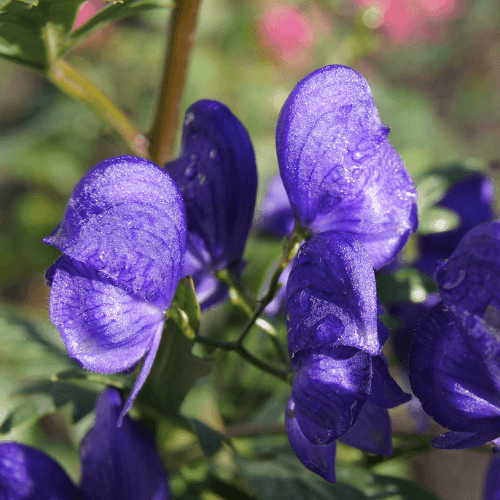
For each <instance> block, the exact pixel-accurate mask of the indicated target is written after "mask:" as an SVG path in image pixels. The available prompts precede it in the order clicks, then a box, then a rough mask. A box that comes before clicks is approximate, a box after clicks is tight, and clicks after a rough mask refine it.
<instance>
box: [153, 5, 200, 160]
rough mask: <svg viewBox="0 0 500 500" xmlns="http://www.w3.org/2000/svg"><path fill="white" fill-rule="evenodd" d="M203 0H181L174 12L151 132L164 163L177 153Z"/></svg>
mask: <svg viewBox="0 0 500 500" xmlns="http://www.w3.org/2000/svg"><path fill="white" fill-rule="evenodd" d="M200 2H201V0H181V1H179V2H177V5H176V6H175V8H174V10H173V12H172V21H171V29H170V36H169V45H168V49H167V50H168V52H167V58H166V62H165V71H164V75H163V83H162V88H161V93H160V100H159V103H158V108H157V109H158V111H157V115H156V119H155V123H154V125H153V129H152V131H151V133H150V141H151V145H150V148H149V150H150V153H151V157H152V158H153V161H154V162H155V163H157V164H158V165H163V164H164V163H165V162H167V161H169V160H171V159H172V158H173V155H174V147H175V140H176V137H177V130H178V128H179V115H180V107H181V99H182V92H183V90H184V84H185V82H186V74H187V69H188V65H189V56H190V54H191V49H192V46H193V43H194V38H195V32H196V19H197V17H198V9H199V6H200Z"/></svg>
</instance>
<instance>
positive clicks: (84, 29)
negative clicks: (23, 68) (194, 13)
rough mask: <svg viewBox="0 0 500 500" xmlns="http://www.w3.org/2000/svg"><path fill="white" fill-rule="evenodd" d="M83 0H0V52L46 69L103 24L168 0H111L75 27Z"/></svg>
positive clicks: (169, 0)
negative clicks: (121, 0) (111, 0)
mask: <svg viewBox="0 0 500 500" xmlns="http://www.w3.org/2000/svg"><path fill="white" fill-rule="evenodd" d="M83 3H85V0H3V1H2V0H0V56H1V57H5V58H6V59H9V60H11V61H15V62H19V63H22V64H26V65H28V66H31V67H33V68H36V69H39V70H43V71H46V70H47V69H48V68H49V66H50V64H51V63H52V62H53V61H55V60H56V59H58V58H59V57H61V55H62V54H63V53H64V52H65V51H67V50H69V49H70V48H71V47H73V46H74V45H76V44H77V43H79V42H81V41H83V40H85V39H86V38H87V37H88V36H90V35H91V34H92V33H93V32H94V31H95V30H96V29H98V28H100V27H101V26H103V25H104V24H107V23H110V22H112V21H115V20H117V19H119V18H121V17H124V16H130V15H134V14H138V13H140V12H144V11H147V10H151V9H156V8H160V7H173V6H174V2H173V1H172V0H123V2H112V3H110V4H108V5H107V6H106V7H104V9H103V10H102V11H100V12H99V13H98V14H96V15H95V16H94V17H92V18H91V19H89V20H88V21H87V22H86V23H84V24H83V25H82V26H80V27H79V28H78V29H76V30H75V31H71V29H72V27H73V25H74V24H75V20H76V17H77V15H78V10H79V8H80V6H81V5H82V4H83Z"/></svg>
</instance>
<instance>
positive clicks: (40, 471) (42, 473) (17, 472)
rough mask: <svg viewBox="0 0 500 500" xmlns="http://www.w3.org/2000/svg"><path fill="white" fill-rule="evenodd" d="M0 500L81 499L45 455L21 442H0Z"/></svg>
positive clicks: (77, 491) (57, 465)
mask: <svg viewBox="0 0 500 500" xmlns="http://www.w3.org/2000/svg"><path fill="white" fill-rule="evenodd" d="M0 498H2V500H3V499H5V500H84V497H83V495H82V493H81V492H80V491H79V490H78V488H77V487H76V486H75V485H74V484H73V483H72V482H71V479H70V478H69V477H68V475H67V474H66V472H65V471H64V470H63V468H62V467H61V466H60V465H59V464H58V463H57V462H55V461H54V460H53V459H52V458H51V457H49V456H48V455H46V454H45V453H43V452H41V451H39V450H36V449H35V448H31V447H30V446H26V445H24V444H20V443H14V442H10V441H6V442H3V443H0Z"/></svg>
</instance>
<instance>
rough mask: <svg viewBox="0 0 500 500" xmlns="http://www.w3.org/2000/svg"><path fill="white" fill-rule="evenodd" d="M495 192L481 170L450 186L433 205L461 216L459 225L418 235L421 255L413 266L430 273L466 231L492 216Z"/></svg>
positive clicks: (449, 252) (448, 254) (455, 245)
mask: <svg viewBox="0 0 500 500" xmlns="http://www.w3.org/2000/svg"><path fill="white" fill-rule="evenodd" d="M494 191H495V190H494V186H493V182H492V181H491V179H490V178H489V177H487V176H486V175H484V174H483V173H475V174H473V175H470V176H469V177H468V178H466V179H463V180H461V181H460V182H457V183H456V184H455V185H453V186H452V187H451V188H450V190H449V191H448V192H447V193H446V196H444V198H443V199H442V200H440V201H439V202H438V203H436V206H438V207H443V208H447V209H448V210H452V211H453V212H454V213H455V214H456V215H458V217H459V218H460V225H459V226H458V227H457V228H455V229H452V230H450V231H443V232H440V233H432V234H424V235H422V236H420V238H419V245H420V254H421V255H420V257H419V260H418V261H417V262H416V263H415V264H413V265H414V266H415V267H417V268H418V269H420V270H421V271H423V272H425V273H427V274H429V275H431V276H433V275H434V272H435V271H436V266H437V263H438V261H439V260H442V259H447V258H448V257H449V256H450V255H451V253H452V252H453V250H455V248H456V247H457V245H458V244H459V243H460V240H461V239H462V238H463V237H464V236H465V235H466V233H467V232H468V231H470V230H471V229H472V228H473V227H474V226H476V225H477V224H480V223H482V222H487V221H491V220H493V219H494V217H495V210H494V198H495V192H494Z"/></svg>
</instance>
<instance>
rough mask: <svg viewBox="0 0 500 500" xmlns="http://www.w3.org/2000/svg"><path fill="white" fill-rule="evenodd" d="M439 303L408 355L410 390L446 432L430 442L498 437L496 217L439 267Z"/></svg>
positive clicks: (499, 246)
mask: <svg viewBox="0 0 500 500" xmlns="http://www.w3.org/2000/svg"><path fill="white" fill-rule="evenodd" d="M436 280H437V283H438V286H439V295H440V297H441V301H440V302H439V303H438V304H437V305H435V306H434V307H433V308H432V309H431V310H430V311H429V312H428V313H427V315H426V316H425V317H424V319H423V320H422V322H421V324H420V326H419V328H418V330H417V333H416V335H415V337H414V340H413V344H412V349H411V353H410V381H411V385H412V390H413V392H414V393H415V395H416V396H417V397H418V398H419V399H420V401H421V402H422V406H423V408H424V410H425V411H426V412H427V413H428V414H429V415H430V416H431V417H432V418H433V419H434V420H436V422H438V423H439V424H441V425H443V426H444V427H446V428H448V429H450V432H446V433H444V434H441V435H440V436H438V437H437V438H435V439H433V440H432V441H431V444H432V445H433V446H435V447H436V448H445V449H460V448H471V447H473V446H479V445H481V444H484V443H486V442H488V441H495V440H497V444H498V438H499V436H500V371H499V367H500V362H499V361H500V339H499V337H498V329H499V318H500V222H498V221H497V222H487V223H483V224H480V225H478V226H476V227H475V228H474V229H472V230H470V231H469V232H468V233H467V234H466V236H465V237H464V238H463V239H462V241H461V243H460V244H459V245H458V247H457V248H456V250H455V251H454V252H453V254H452V255H451V257H450V258H449V259H448V260H447V261H443V262H441V263H440V265H439V266H438V269H437V272H436Z"/></svg>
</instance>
